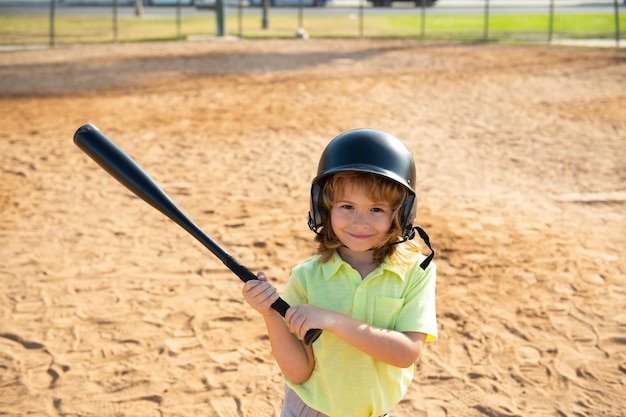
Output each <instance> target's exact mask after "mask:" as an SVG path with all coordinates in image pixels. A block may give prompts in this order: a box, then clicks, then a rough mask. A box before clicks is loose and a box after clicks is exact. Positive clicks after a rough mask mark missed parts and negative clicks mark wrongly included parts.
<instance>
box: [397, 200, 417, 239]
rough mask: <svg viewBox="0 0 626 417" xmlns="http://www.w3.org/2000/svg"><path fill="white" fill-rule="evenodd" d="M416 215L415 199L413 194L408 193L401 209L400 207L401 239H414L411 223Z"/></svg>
mask: <svg viewBox="0 0 626 417" xmlns="http://www.w3.org/2000/svg"><path fill="white" fill-rule="evenodd" d="M416 213H417V199H416V197H415V194H413V193H409V195H408V196H407V198H406V200H405V201H404V203H403V205H402V207H400V227H401V228H402V238H403V239H406V240H411V239H413V238H414V237H415V230H414V228H413V221H414V220H415V215H416Z"/></svg>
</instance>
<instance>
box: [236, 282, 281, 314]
mask: <svg viewBox="0 0 626 417" xmlns="http://www.w3.org/2000/svg"><path fill="white" fill-rule="evenodd" d="M241 293H242V294H243V298H244V299H245V300H246V302H247V303H248V304H250V305H251V306H252V307H253V308H254V309H255V310H256V311H258V312H259V313H261V314H262V315H264V316H267V315H270V314H272V313H275V310H274V309H272V304H273V303H274V301H276V300H277V299H278V298H279V294H278V291H277V290H276V287H274V286H273V285H272V284H270V283H269V282H267V276H266V275H265V274H264V273H263V272H259V273H258V274H257V279H256V280H250V281H248V282H246V283H245V284H244V285H243V289H242V290H241Z"/></svg>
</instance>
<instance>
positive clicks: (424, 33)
mask: <svg viewBox="0 0 626 417" xmlns="http://www.w3.org/2000/svg"><path fill="white" fill-rule="evenodd" d="M421 24H422V27H421V35H422V39H424V38H426V0H422V22H421Z"/></svg>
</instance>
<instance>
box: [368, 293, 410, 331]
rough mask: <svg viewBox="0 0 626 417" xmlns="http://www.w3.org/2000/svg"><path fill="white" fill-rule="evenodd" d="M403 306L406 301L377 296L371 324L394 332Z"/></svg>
mask: <svg viewBox="0 0 626 417" xmlns="http://www.w3.org/2000/svg"><path fill="white" fill-rule="evenodd" d="M403 305H404V300H403V299H402V298H390V297H384V296H382V295H378V296H376V301H375V303H374V311H373V317H371V320H370V323H372V324H373V325H374V326H378V327H382V328H384V329H389V330H394V329H395V327H396V321H397V320H398V316H399V315H400V311H401V310H402V306H403Z"/></svg>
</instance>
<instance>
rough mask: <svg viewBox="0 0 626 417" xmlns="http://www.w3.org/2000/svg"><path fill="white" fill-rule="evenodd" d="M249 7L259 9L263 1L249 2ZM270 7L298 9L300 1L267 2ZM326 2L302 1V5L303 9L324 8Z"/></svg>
mask: <svg viewBox="0 0 626 417" xmlns="http://www.w3.org/2000/svg"><path fill="white" fill-rule="evenodd" d="M249 1H250V6H253V7H261V6H262V5H263V0H249ZM269 2H270V6H274V7H280V6H283V7H298V6H300V0H269ZM326 2H327V0H302V5H303V6H305V7H324V6H326Z"/></svg>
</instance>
